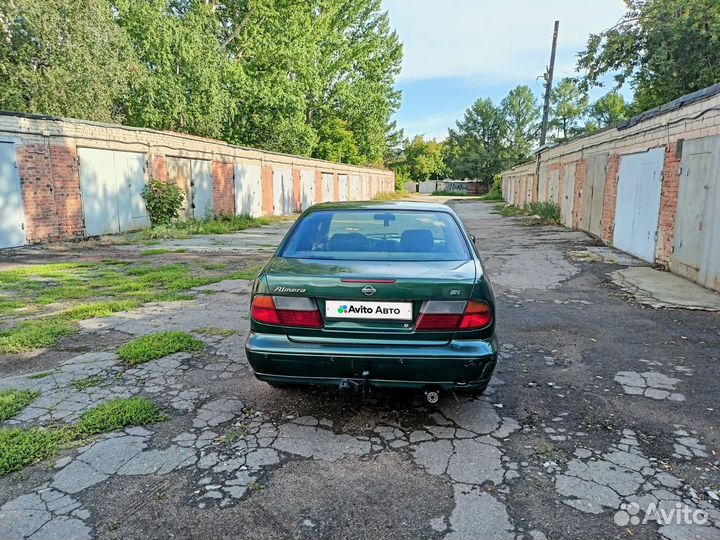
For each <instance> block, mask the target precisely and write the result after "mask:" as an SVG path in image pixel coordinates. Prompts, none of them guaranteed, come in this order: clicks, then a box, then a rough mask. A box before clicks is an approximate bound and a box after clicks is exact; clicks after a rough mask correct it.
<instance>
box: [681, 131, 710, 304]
mask: <svg viewBox="0 0 720 540" xmlns="http://www.w3.org/2000/svg"><path fill="white" fill-rule="evenodd" d="M680 171H681V173H680V192H679V195H678V206H677V217H676V221H675V237H674V241H673V254H672V259H671V260H670V268H671V269H672V270H673V271H674V272H677V273H678V274H681V275H683V276H686V277H688V278H690V279H692V280H693V281H696V282H698V283H700V284H701V285H705V286H706V287H709V288H711V289H715V290H720V249H718V248H719V247H720V137H705V138H703V139H697V140H693V141H685V142H684V144H683V151H682V161H681V169H680Z"/></svg>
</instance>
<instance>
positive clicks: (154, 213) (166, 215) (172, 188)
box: [142, 178, 185, 225]
mask: <svg viewBox="0 0 720 540" xmlns="http://www.w3.org/2000/svg"><path fill="white" fill-rule="evenodd" d="M142 198H143V199H144V200H145V207H146V208H147V211H148V214H150V221H151V222H152V224H153V225H167V224H169V223H170V222H172V221H173V220H175V219H177V218H178V217H179V215H180V207H181V206H182V204H183V200H184V199H185V195H184V194H183V192H182V190H181V189H180V188H179V187H178V186H176V185H175V184H170V183H166V182H163V181H162V180H158V179H157V178H151V179H150V182H148V184H147V185H146V186H145V187H144V188H143V191H142Z"/></svg>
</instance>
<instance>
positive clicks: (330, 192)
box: [322, 173, 335, 202]
mask: <svg viewBox="0 0 720 540" xmlns="http://www.w3.org/2000/svg"><path fill="white" fill-rule="evenodd" d="M333 183H334V182H333V175H332V173H322V202H327V201H334V200H335V193H334V192H335V188H334V186H333Z"/></svg>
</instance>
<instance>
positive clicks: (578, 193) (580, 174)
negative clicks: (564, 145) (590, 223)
mask: <svg viewBox="0 0 720 540" xmlns="http://www.w3.org/2000/svg"><path fill="white" fill-rule="evenodd" d="M586 169H587V161H585V159H581V160H579V161H578V162H577V165H576V166H575V193H574V194H573V198H574V199H573V222H572V226H573V229H579V228H580V221H581V220H582V193H583V188H584V187H585V171H586Z"/></svg>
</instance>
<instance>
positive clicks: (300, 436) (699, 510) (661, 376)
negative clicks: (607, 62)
mask: <svg viewBox="0 0 720 540" xmlns="http://www.w3.org/2000/svg"><path fill="white" fill-rule="evenodd" d="M452 204H453V206H454V208H455V209H456V211H457V212H458V213H459V214H460V216H461V217H462V219H463V220H464V221H465V223H466V225H467V227H468V229H469V230H470V232H471V233H472V234H474V235H475V236H476V237H477V245H478V249H479V251H480V252H481V255H482V256H483V257H484V263H485V265H486V269H487V271H488V272H489V274H490V276H491V279H492V281H493V284H494V287H495V293H496V296H497V301H498V321H499V322H498V329H499V337H500V340H501V343H502V354H501V359H500V362H499V364H498V369H497V372H496V378H495V380H494V384H493V385H492V386H491V387H490V388H489V389H488V391H487V393H486V395H485V396H484V397H482V398H479V399H473V398H470V397H467V396H462V395H457V396H455V395H453V394H452V393H447V394H445V395H443V396H442V398H441V401H440V403H439V404H438V406H436V407H431V406H428V405H425V404H424V403H423V402H422V401H421V400H420V398H419V396H418V395H417V394H414V393H406V392H390V391H385V392H377V393H374V394H373V395H372V396H371V397H370V398H367V399H362V398H359V397H355V396H347V395H339V394H338V393H337V392H335V391H334V390H322V389H312V388H311V389H308V388H296V389H295V388H293V389H283V390H279V389H274V388H271V387H269V386H267V385H265V384H263V383H260V382H258V381H256V380H255V379H254V378H253V376H252V374H251V372H250V370H249V367H248V364H247V361H246V359H245V357H244V353H243V349H242V344H243V339H244V334H245V333H246V332H247V330H248V320H247V311H248V288H249V284H250V282H248V281H244V280H226V281H222V282H220V283H215V284H212V285H207V286H205V287H202V288H200V289H201V290H204V292H202V293H199V294H197V295H196V296H195V298H194V299H192V300H187V301H183V302H172V303H157V304H150V305H146V306H144V307H141V308H139V309H136V310H133V311H129V312H123V313H119V314H116V315H114V316H112V317H108V318H103V319H91V320H86V321H83V322H82V323H81V324H82V326H83V330H82V331H81V333H80V334H79V335H77V336H74V337H70V338H66V340H65V341H61V342H60V343H59V344H58V346H57V347H56V348H55V349H51V350H49V351H47V352H43V353H42V354H41V355H39V356H36V357H34V358H27V359H26V361H25V362H19V361H18V360H17V359H11V360H12V361H10V360H7V361H5V360H4V359H3V358H2V357H0V366H2V364H3V362H5V366H4V367H3V371H2V372H3V373H5V375H4V376H3V378H2V379H0V389H1V388H16V389H22V388H32V389H37V390H40V391H41V392H42V395H41V397H39V398H37V399H36V401H35V402H33V403H32V404H31V405H30V406H29V407H28V408H26V409H25V410H23V411H22V412H20V413H19V414H18V415H17V416H15V417H14V418H13V419H11V420H8V421H6V422H4V423H3V427H9V426H11V425H19V426H32V425H38V424H50V423H53V422H54V423H68V422H69V423H71V422H73V421H74V420H75V419H76V418H77V417H78V415H80V414H81V413H82V412H83V411H84V410H86V409H87V408H88V407H90V406H92V405H94V404H97V403H99V402H102V401H105V400H108V399H110V398H112V397H117V396H144V397H147V398H149V399H151V400H152V401H154V402H155V403H157V404H159V405H160V406H161V407H162V409H163V410H164V411H165V412H166V413H167V415H168V416H169V418H168V419H167V420H166V421H163V422H160V423H156V424H152V425H149V426H145V427H135V428H128V429H126V430H125V431H122V432H115V433H109V434H104V435H101V436H98V437H96V438H94V439H92V440H91V441H90V442H88V443H87V444H86V445H85V446H83V447H80V448H75V449H71V450H66V451H64V452H63V453H62V454H61V455H60V456H59V457H57V458H55V459H53V460H50V461H49V462H43V463H40V464H36V465H33V466H30V467H27V468H25V469H24V470H22V471H20V472H19V473H13V474H9V475H7V476H5V477H4V478H0V538H109V539H110V538H112V539H121V538H122V539H129V538H161V537H162V538H167V537H173V538H233V539H236V538H251V537H252V538H358V539H360V538H363V539H364V538H367V539H377V538H408V539H411V538H412V539H415V538H437V539H441V538H446V539H505V538H507V539H542V538H580V537H582V538H591V539H592V538H629V537H632V538H641V539H650V538H664V539H669V540H682V539H688V538H702V539H720V505H719V502H718V498H719V496H720V493H719V492H718V488H719V487H720V472H719V470H718V468H719V466H720V462H719V461H718V460H719V459H720V457H719V456H718V451H719V450H720V434H719V433H718V425H719V422H718V420H719V419H720V418H719V415H718V414H719V408H720V403H719V401H720V400H719V398H718V396H719V395H720V315H719V314H717V313H712V312H701V311H683V310H673V309H664V310H655V309H651V308H648V307H645V306H643V305H642V304H639V303H637V302H635V301H633V300H632V299H631V298H628V297H627V294H626V293H624V292H623V291H622V290H621V289H619V288H617V287H616V286H615V285H614V284H613V283H612V282H611V281H610V278H609V276H608V275H609V274H610V273H611V272H614V271H617V270H620V269H622V268H624V267H625V265H621V264H617V263H614V262H605V260H607V259H603V260H600V261H598V260H595V259H594V258H590V257H589V258H585V259H583V258H582V257H580V258H579V257H577V256H575V257H569V256H568V253H570V252H573V253H577V252H582V251H585V250H587V248H588V247H592V246H593V245H594V242H593V241H592V240H591V239H590V238H589V237H587V236H586V235H585V234H583V233H579V232H572V231H567V230H565V229H562V228H559V227H527V226H524V225H523V224H522V221H521V219H518V218H509V219H506V218H501V217H500V216H497V215H495V214H492V213H491V211H492V209H493V206H492V205H489V204H485V203H481V202H474V201H462V202H457V203H452ZM276 236H277V235H276ZM276 236H275V237H276ZM221 241H222V240H221ZM258 242H259V241H258ZM259 243H262V242H259ZM212 245H213V244H212V243H211V242H207V245H203V248H204V249H205V248H207V249H208V251H211V249H210V248H211V247H212ZM209 256H210V255H209ZM237 256H239V257H242V256H243V255H242V254H238V255H237ZM610 260H612V259H610ZM208 326H213V327H219V328H222V329H226V330H227V332H226V333H225V335H204V336H202V339H203V340H204V341H205V342H206V343H207V344H208V346H207V348H206V349H205V350H204V351H203V352H200V353H189V352H187V353H176V354H174V355H171V356H167V357H165V358H162V359H159V360H154V361H151V362H148V363H145V364H142V365H140V366H138V367H134V368H128V367H127V366H126V365H124V364H123V363H122V362H121V361H120V360H119V359H118V357H117V354H116V350H117V347H118V345H120V344H122V343H124V342H126V341H128V340H130V339H132V338H134V337H138V336H142V335H144V334H148V333H150V332H156V331H157V330H158V329H163V330H175V329H177V330H183V331H188V332H193V331H194V330H196V329H198V328H200V327H208ZM232 331H235V332H232ZM73 344H77V346H76V347H74V346H73ZM34 363H35V364H34ZM34 365H35V366H40V365H42V369H43V370H52V375H51V376H46V377H41V378H32V373H33V372H34V371H39V370H40V369H39V368H36V367H33V366H34ZM91 376H97V377H99V379H100V380H101V381H102V382H101V383H100V384H98V385H96V386H93V387H92V388H85V389H78V388H77V385H73V381H75V380H77V379H78V378H79V377H91ZM653 509H655V510H656V512H655V514H653V513H652V512H653ZM648 512H649V514H648ZM648 517H649V518H657V521H653V520H652V519H648Z"/></svg>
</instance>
